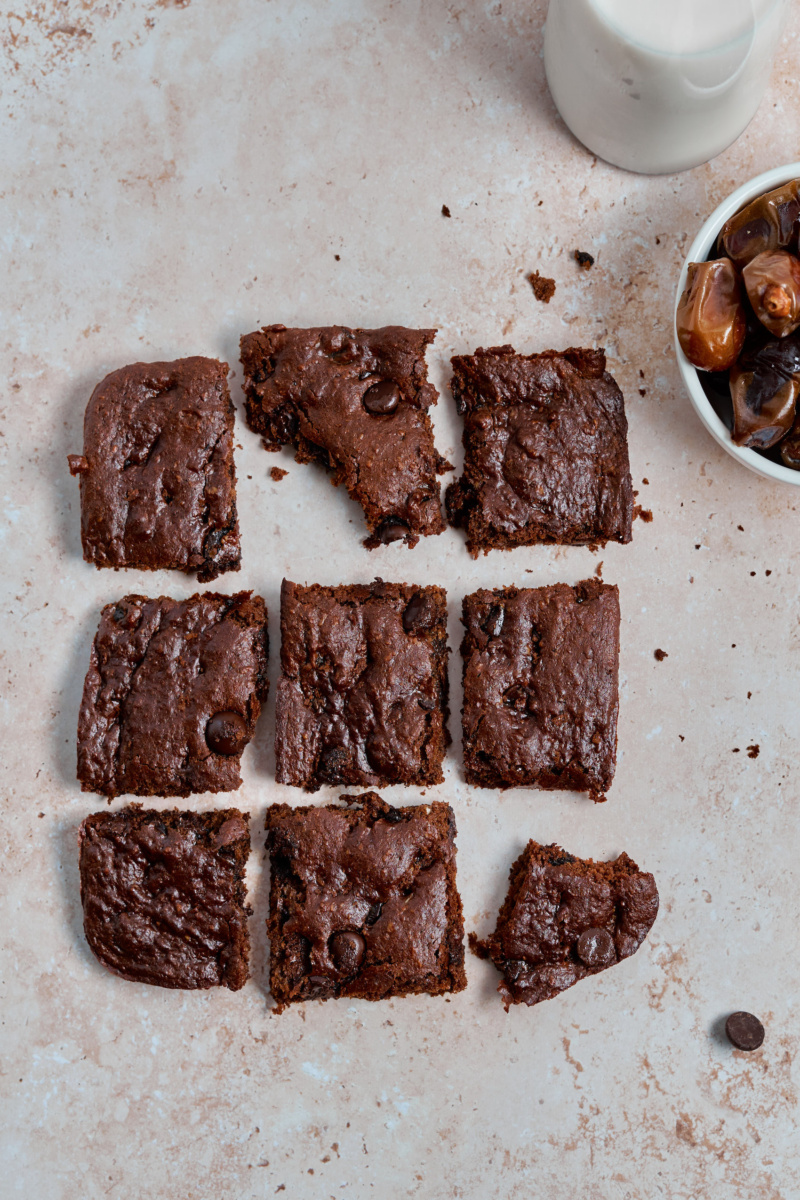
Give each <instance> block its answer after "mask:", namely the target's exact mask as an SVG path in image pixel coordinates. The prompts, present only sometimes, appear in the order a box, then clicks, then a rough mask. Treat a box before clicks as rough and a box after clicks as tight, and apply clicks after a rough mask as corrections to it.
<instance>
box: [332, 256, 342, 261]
mask: <svg viewBox="0 0 800 1200" xmlns="http://www.w3.org/2000/svg"><path fill="white" fill-rule="evenodd" d="M333 257H334V258H335V259H336V261H337V262H341V261H342V256H341V254H334V256H333Z"/></svg>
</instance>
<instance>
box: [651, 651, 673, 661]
mask: <svg viewBox="0 0 800 1200" xmlns="http://www.w3.org/2000/svg"><path fill="white" fill-rule="evenodd" d="M653 657H654V658H655V660H656V662H663V661H664V659H665V658H669V655H668V654H667V652H666V650H654V651H653Z"/></svg>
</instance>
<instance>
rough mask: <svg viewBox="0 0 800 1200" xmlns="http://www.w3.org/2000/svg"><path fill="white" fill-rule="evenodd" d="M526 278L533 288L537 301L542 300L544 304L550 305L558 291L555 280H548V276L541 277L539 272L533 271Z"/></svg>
mask: <svg viewBox="0 0 800 1200" xmlns="http://www.w3.org/2000/svg"><path fill="white" fill-rule="evenodd" d="M525 278H526V279H527V281H528V283H529V284H530V285H531V287H532V288H533V294H534V296H535V297H536V299H537V300H541V302H542V304H549V303H550V301H551V300H552V298H553V296H554V295H555V291H556V281H555V279H548V278H547V276H545V275H540V274H539V272H538V271H531V272H530V274H529V275H526V276H525Z"/></svg>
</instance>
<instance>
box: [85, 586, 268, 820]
mask: <svg viewBox="0 0 800 1200" xmlns="http://www.w3.org/2000/svg"><path fill="white" fill-rule="evenodd" d="M266 695H267V610H266V606H265V604H264V601H263V600H262V599H261V598H260V597H258V596H253V595H252V594H251V593H250V592H238V593H237V594H236V595H233V596H221V595H219V594H217V593H216V592H204V593H203V594H202V595H197V596H192V597H191V598H190V599H189V600H170V599H169V598H168V597H166V596H161V597H159V598H158V599H156V600H150V599H148V598H147V597H146V596H125V597H124V598H123V599H122V600H120V601H119V603H117V604H108V605H106V607H105V608H104V609H103V612H102V616H101V618H100V627H99V629H98V631H97V634H96V635H95V639H94V644H93V646H92V654H91V660H90V664H89V671H88V674H87V676H86V682H85V684H84V687H83V701H82V703H81V711H80V716H79V718H78V779H79V780H80V782H81V786H82V788H83V790H84V791H85V792H100V793H102V794H103V795H105V796H109V797H111V796H118V795H121V794H123V793H130V794H132V795H135V796H189V795H191V793H192V792H229V791H233V789H234V788H238V787H239V785H240V784H241V782H242V780H241V776H240V774H239V762H240V759H241V755H242V751H243V750H244V748H245V746H246V745H247V743H248V742H249V741H250V739H251V738H252V736H253V732H254V730H255V725H256V721H257V720H258V714H259V712H260V711H261V703H262V701H263V700H264V699H265V698H266Z"/></svg>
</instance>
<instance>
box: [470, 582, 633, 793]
mask: <svg viewBox="0 0 800 1200" xmlns="http://www.w3.org/2000/svg"><path fill="white" fill-rule="evenodd" d="M462 621H463V624H464V626H465V627H466V632H465V634H464V640H463V642H462V645H461V653H462V655H463V657H464V709H463V732H464V766H465V768H466V774H467V780H468V782H469V783H474V784H478V786H480V787H499V788H505V787H541V788H563V789H565V790H569V789H574V790H576V791H587V792H590V794H591V795H592V798H593V799H595V800H600V799H605V796H604V795H603V792H604V791H605V789H606V788H608V787H610V786H611V782H612V780H613V778H614V769H615V766H616V757H617V711H618V707H619V693H618V680H617V676H618V668H619V592H618V590H617V588H616V587H614V586H612V585H609V584H603V583H598V581H597V580H596V579H587V580H584V581H583V583H578V584H576V585H575V587H569V586H568V585H567V584H565V583H557V584H554V585H552V586H551V587H543V588H513V587H511V588H500V589H496V590H494V591H489V590H485V589H483V590H481V591H478V592H473V593H472V595H470V596H466V597H465V599H464V615H463V618H462Z"/></svg>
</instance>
